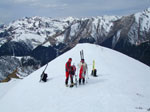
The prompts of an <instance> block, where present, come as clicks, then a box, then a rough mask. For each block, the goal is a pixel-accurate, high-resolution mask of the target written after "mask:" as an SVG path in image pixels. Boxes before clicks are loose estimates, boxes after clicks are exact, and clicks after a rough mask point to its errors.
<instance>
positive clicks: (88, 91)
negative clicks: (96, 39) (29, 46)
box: [0, 44, 150, 112]
mask: <svg viewBox="0 0 150 112" xmlns="http://www.w3.org/2000/svg"><path fill="white" fill-rule="evenodd" d="M93 49H94V50H93ZM81 50H83V51H84V58H85V62H86V63H87V65H88V72H87V73H88V77H89V78H86V81H87V83H85V85H83V84H82V85H78V87H77V88H76V87H73V88H70V87H66V86H65V68H64V67H65V63H66V62H67V61H68V58H69V57H72V64H73V63H74V64H75V65H76V67H77V71H76V74H77V77H78V74H79V68H78V66H77V65H78V64H79V63H80V60H81V59H80V55H79V53H80V51H81ZM93 60H95V67H96V69H97V75H98V77H92V76H91V75H90V73H91V70H92V62H93ZM120 62H121V63H120ZM44 69H45V66H44V67H42V68H40V69H38V70H37V71H35V72H33V73H32V74H31V75H29V76H28V77H26V78H24V79H23V80H20V81H18V80H12V81H11V82H9V83H6V84H0V91H1V92H0V109H1V111H2V112H68V111H71V112H83V111H84V112H149V111H150V105H149V104H150V86H149V85H150V75H149V74H150V69H149V67H148V66H146V65H145V64H143V63H141V62H139V61H137V60H135V59H132V58H130V57H128V56H126V55H124V54H122V53H119V52H116V51H114V50H111V49H108V48H104V47H101V46H98V45H93V44H78V45H77V46H75V47H74V48H73V49H71V50H69V51H68V52H66V53H64V54H63V55H61V56H59V57H57V58H56V59H54V60H53V61H51V62H50V63H48V67H47V69H46V71H45V72H46V73H47V74H48V81H47V82H46V83H42V82H41V83H40V82H39V80H40V75H41V73H42V72H43V70H44ZM69 83H70V80H69ZM9 86H10V87H11V89H9Z"/></svg>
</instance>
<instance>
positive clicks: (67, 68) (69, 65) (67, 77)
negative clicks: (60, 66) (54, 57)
mask: <svg viewBox="0 0 150 112" xmlns="http://www.w3.org/2000/svg"><path fill="white" fill-rule="evenodd" d="M71 61H72V58H69V59H68V61H67V63H66V65H65V68H66V80H65V84H66V86H68V79H69V74H70V73H69V72H70V69H71ZM70 78H71V77H70ZM71 83H72V82H71Z"/></svg>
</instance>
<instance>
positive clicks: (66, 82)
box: [65, 75, 73, 85]
mask: <svg viewBox="0 0 150 112" xmlns="http://www.w3.org/2000/svg"><path fill="white" fill-rule="evenodd" d="M69 76H70V82H71V84H73V75H69ZM68 80H69V77H67V78H66V81H65V84H66V85H67V84H68Z"/></svg>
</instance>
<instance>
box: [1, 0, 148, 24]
mask: <svg viewBox="0 0 150 112" xmlns="http://www.w3.org/2000/svg"><path fill="white" fill-rule="evenodd" d="M149 7H150V0H0V24H2V23H6V24H7V23H9V22H11V21H13V20H16V19H20V18H23V17H32V16H45V17H68V16H73V17H92V16H102V15H129V14H132V13H136V12H140V11H143V10H145V9H147V8H149Z"/></svg>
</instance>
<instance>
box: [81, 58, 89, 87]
mask: <svg viewBox="0 0 150 112" xmlns="http://www.w3.org/2000/svg"><path fill="white" fill-rule="evenodd" d="M79 68H80V72H79V85H80V84H81V80H82V82H83V84H84V83H85V75H86V72H87V64H86V63H85V61H84V59H81V62H80V64H79Z"/></svg>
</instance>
